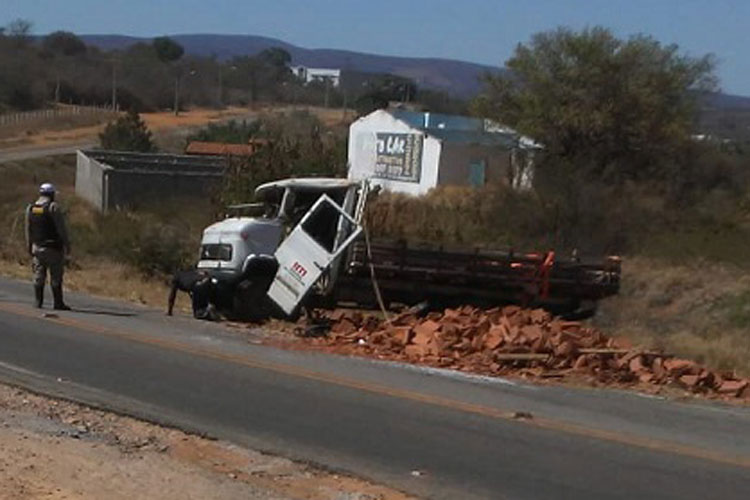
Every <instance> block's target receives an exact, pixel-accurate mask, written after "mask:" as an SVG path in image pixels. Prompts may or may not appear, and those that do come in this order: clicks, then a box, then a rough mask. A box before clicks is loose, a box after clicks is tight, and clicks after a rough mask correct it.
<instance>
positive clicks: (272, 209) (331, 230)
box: [197, 178, 361, 315]
mask: <svg viewBox="0 0 750 500" xmlns="http://www.w3.org/2000/svg"><path fill="white" fill-rule="evenodd" d="M360 185H361V183H360V182H354V181H350V180H347V179H335V178H299V179H284V180H280V181H275V182H269V183H266V184H263V185H261V186H259V187H258V188H257V189H256V190H255V199H256V200H257V201H258V202H257V203H252V204H245V205H236V206H233V207H229V209H230V210H233V211H237V210H246V209H250V210H253V211H254V212H255V215H252V216H229V217H227V218H226V219H224V220H222V221H219V222H216V223H214V224H211V225H210V226H208V227H207V228H206V229H205V230H204V231H203V238H202V240H201V247H200V257H199V260H198V265H197V267H198V269H203V270H207V271H209V272H210V273H211V275H212V277H213V278H214V279H215V280H216V283H217V285H219V286H220V287H222V288H223V289H224V290H225V291H226V290H229V292H228V294H229V295H232V296H233V305H232V306H231V308H232V309H234V310H237V309H240V308H241V307H242V305H243V304H247V303H257V302H259V297H260V296H261V292H262V293H263V294H265V292H266V291H267V290H268V287H270V286H271V281H273V278H274V276H275V274H276V271H277V270H278V269H279V262H278V261H277V253H276V252H277V250H278V249H279V247H280V245H281V244H282V242H283V241H285V240H286V239H287V237H288V236H289V235H290V234H291V233H293V231H294V229H295V227H296V226H298V225H299V223H300V221H301V220H303V218H304V217H305V216H306V215H308V212H311V210H312V209H313V207H314V206H316V203H319V202H320V200H321V198H325V199H326V200H329V201H330V202H332V203H333V204H334V205H335V206H336V207H337V209H338V210H341V211H343V212H344V213H345V214H347V217H349V215H350V214H353V213H354V211H355V210H356V209H357V206H356V201H357V194H358V188H359V187H360ZM331 206H332V205H331ZM329 210H330V206H329ZM334 212H335V210H334ZM310 215H314V214H310ZM339 215H340V214H339V213H335V214H333V215H332V214H330V213H327V214H325V215H324V216H322V217H317V218H314V217H313V218H310V223H309V224H308V226H310V225H312V224H311V223H312V222H316V224H315V225H316V226H317V228H316V230H317V231H318V233H319V234H323V233H324V234H325V237H327V238H330V239H332V244H333V245H334V246H335V244H336V243H337V242H339V241H340V238H343V237H344V236H346V235H345V234H343V233H342V231H341V226H340V221H339V217H338V216H339ZM321 226H323V227H321ZM308 229H309V228H308ZM333 240H335V241H333ZM341 241H343V240H341ZM303 253H304V252H303ZM282 264H283V263H282ZM282 267H283V266H282ZM334 272H335V271H334ZM329 282H330V281H329ZM243 315H245V314H243Z"/></svg>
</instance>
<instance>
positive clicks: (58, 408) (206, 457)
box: [0, 385, 407, 500]
mask: <svg viewBox="0 0 750 500" xmlns="http://www.w3.org/2000/svg"><path fill="white" fill-rule="evenodd" d="M103 498H106V499H128V500H130V499H135V498H138V499H141V498H143V499H148V498H158V499H180V500H182V499H209V498H221V499H233V498H237V499H240V498H241V499H251V498H252V499H310V500H318V499H321V500H323V499H330V500H374V499H379V500H397V499H404V498H407V497H406V496H405V495H403V494H401V493H400V492H397V491H394V490H391V489H388V488H386V487H381V486H377V485H373V484H370V483H367V482H366V481H363V480H359V479H355V478H351V477H347V476H343V475H339V474H334V473H330V472H324V471H321V470H319V469H316V468H314V467H312V466H309V465H303V464H299V463H295V462H292V461H290V460H287V459H284V458H280V457H275V456H270V455H266V454H262V453H259V452H256V451H252V450H248V449H244V448H240V447H237V446H234V445H232V444H230V443H226V442H222V441H215V440H210V439H207V438H202V437H199V436H195V435H190V434H186V433H184V432H181V431H179V430H175V429H167V428H163V427H160V426H157V425H152V424H149V423H146V422H142V421H138V420H135V419H132V418H127V417H122V416H118V415H114V414H111V413H107V412H104V411H99V410H95V409H91V408H88V407H85V406H81V405H78V404H74V403H70V402H67V401H60V400H54V399H49V398H45V397H41V396H38V395H35V394H32V393H29V392H26V391H23V390H19V389H16V388H12V387H8V386H4V385H0V499H2V500H5V499H14V500H15V499H30V500H31V499H79V500H88V499H103Z"/></svg>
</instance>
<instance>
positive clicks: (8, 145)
mask: <svg viewBox="0 0 750 500" xmlns="http://www.w3.org/2000/svg"><path fill="white" fill-rule="evenodd" d="M250 112H251V111H250V110H248V109H247V108H239V107H232V108H227V109H224V110H210V109H196V110H191V111H183V112H181V113H180V114H179V115H177V116H175V115H174V113H172V112H167V111H162V112H158V113H143V114H142V115H141V117H142V118H143V120H144V121H145V122H146V125H147V126H148V127H149V129H151V130H152V131H153V132H164V131H168V130H171V129H176V128H182V127H194V126H201V125H206V124H208V123H214V122H217V121H221V120H227V119H231V118H235V117H241V116H246V115H248V114H249V113H250ZM105 125H106V120H102V121H101V123H98V124H95V125H87V126H80V127H65V128H62V129H58V128H57V127H55V124H54V123H50V127H49V128H45V127H37V128H36V129H34V130H25V131H23V132H20V133H19V134H18V135H15V136H9V137H5V138H3V139H2V140H0V150H4V149H13V150H16V149H33V148H38V147H47V146H62V145H65V144H77V143H81V142H83V141H89V140H90V141H93V142H96V140H97V137H98V134H99V132H101V131H102V130H103V129H104V126H105Z"/></svg>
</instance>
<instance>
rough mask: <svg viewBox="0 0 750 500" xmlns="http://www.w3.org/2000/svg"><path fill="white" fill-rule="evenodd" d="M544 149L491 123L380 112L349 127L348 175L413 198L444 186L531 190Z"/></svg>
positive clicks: (462, 117)
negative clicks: (502, 186) (496, 185)
mask: <svg viewBox="0 0 750 500" xmlns="http://www.w3.org/2000/svg"><path fill="white" fill-rule="evenodd" d="M540 149H541V147H540V146H539V145H538V144H536V143H535V142H534V141H533V140H531V139H529V138H528V137H524V136H521V135H519V134H518V133H516V132H515V131H513V130H512V129H509V128H507V127H503V126H501V125H499V124H497V123H495V122H492V121H489V120H481V119H477V118H469V117H466V116H456V115H442V114H436V113H429V112H416V111H408V110H404V109H381V110H378V111H374V112H372V113H370V114H369V115H367V116H364V117H362V118H360V119H359V120H357V121H355V122H354V123H353V124H352V125H351V127H350V128H349V153H348V154H349V157H348V163H349V174H348V177H349V178H350V179H353V180H361V179H370V180H371V181H372V182H373V183H374V184H377V185H380V186H382V187H383V188H384V189H386V190H388V191H396V192H402V193H408V194H412V195H422V194H425V193H426V192H427V191H429V190H430V189H432V188H434V187H436V186H442V185H457V186H475V187H479V186H483V185H485V184H489V183H505V184H507V185H509V186H512V187H514V188H516V189H528V188H530V187H531V183H532V180H533V159H534V154H535V152H536V151H538V150H540Z"/></svg>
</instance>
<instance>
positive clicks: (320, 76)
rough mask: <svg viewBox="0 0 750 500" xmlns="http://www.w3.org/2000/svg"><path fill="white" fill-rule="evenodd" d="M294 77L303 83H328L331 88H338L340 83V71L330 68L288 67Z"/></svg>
mask: <svg viewBox="0 0 750 500" xmlns="http://www.w3.org/2000/svg"><path fill="white" fill-rule="evenodd" d="M289 69H290V70H291V71H292V73H293V74H294V76H296V77H297V78H299V79H300V80H302V81H303V82H305V83H306V84H307V83H311V82H323V83H325V82H326V81H329V82H330V83H331V86H332V87H338V86H339V84H340V83H341V70H340V69H330V68H308V67H306V66H290V67H289Z"/></svg>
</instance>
